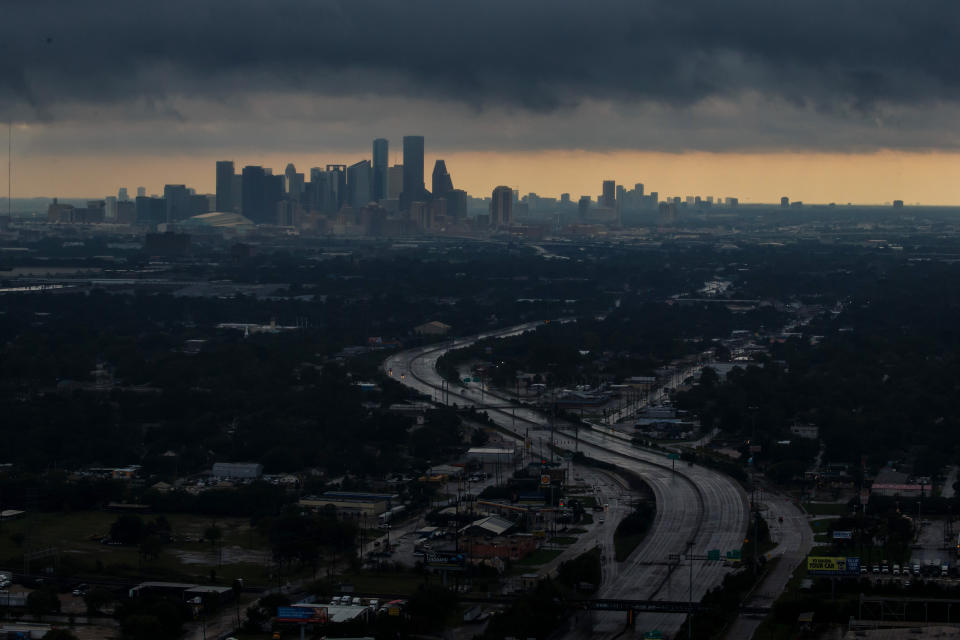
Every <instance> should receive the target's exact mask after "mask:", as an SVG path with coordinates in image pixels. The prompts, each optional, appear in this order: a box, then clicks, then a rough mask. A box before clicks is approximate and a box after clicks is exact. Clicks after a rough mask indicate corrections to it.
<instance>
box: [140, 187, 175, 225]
mask: <svg viewBox="0 0 960 640" xmlns="http://www.w3.org/2000/svg"><path fill="white" fill-rule="evenodd" d="M141 189H142V190H143V192H144V193H146V189H144V188H143V187H140V188H139V189H137V192H138V193H139V192H140V190H141ZM134 207H135V210H136V213H135V217H136V221H137V224H139V225H143V226H145V227H150V228H156V226H157V225H158V224H160V223H161V222H163V221H164V220H165V219H166V217H167V213H166V203H165V202H164V200H163V198H148V197H147V196H145V195H138V196H137V199H136V200H135V201H134Z"/></svg>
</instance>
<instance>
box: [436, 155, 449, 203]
mask: <svg viewBox="0 0 960 640" xmlns="http://www.w3.org/2000/svg"><path fill="white" fill-rule="evenodd" d="M448 191H453V179H452V178H451V177H450V174H449V173H448V172H447V163H446V162H444V161H443V160H437V161H436V163H435V164H434V165H433V197H434V198H438V197H440V196H442V195H443V194H445V193H447V192H448Z"/></svg>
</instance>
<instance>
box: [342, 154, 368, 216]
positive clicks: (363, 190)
mask: <svg viewBox="0 0 960 640" xmlns="http://www.w3.org/2000/svg"><path fill="white" fill-rule="evenodd" d="M372 177H373V169H372V167H371V166H370V161H369V160H361V161H360V162H358V163H356V164H354V165H351V166H350V167H349V168H348V169H347V194H348V195H347V202H349V203H350V206H351V207H353V208H354V209H359V208H361V207H365V206H367V205H368V204H369V203H370V201H371V200H372V199H373V196H372V191H371V184H370V182H371V179H372Z"/></svg>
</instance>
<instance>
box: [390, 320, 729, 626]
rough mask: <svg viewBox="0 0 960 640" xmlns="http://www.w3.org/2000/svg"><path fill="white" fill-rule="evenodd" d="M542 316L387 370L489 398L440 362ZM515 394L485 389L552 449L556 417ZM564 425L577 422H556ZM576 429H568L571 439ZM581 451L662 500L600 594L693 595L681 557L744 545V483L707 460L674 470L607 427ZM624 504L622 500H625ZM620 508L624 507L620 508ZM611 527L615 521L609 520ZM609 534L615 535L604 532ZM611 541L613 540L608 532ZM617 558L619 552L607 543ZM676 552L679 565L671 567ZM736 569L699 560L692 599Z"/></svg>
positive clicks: (412, 354)
mask: <svg viewBox="0 0 960 640" xmlns="http://www.w3.org/2000/svg"><path fill="white" fill-rule="evenodd" d="M539 324H541V323H539V322H536V323H527V324H524V325H519V326H516V327H511V328H508V329H504V330H501V331H492V332H488V333H485V334H481V335H480V336H474V337H472V338H461V339H457V340H454V341H446V342H444V343H441V344H439V345H431V346H428V347H421V348H417V349H412V350H408V351H404V352H401V353H397V354H394V355H392V356H390V357H389V358H387V360H386V361H385V362H384V364H383V368H384V370H385V371H386V372H388V374H391V375H392V376H393V377H394V378H395V379H399V380H400V381H401V382H402V383H403V384H405V385H407V386H408V387H410V388H413V389H416V390H417V391H420V392H422V393H424V394H426V395H428V396H431V397H434V398H435V399H436V400H437V401H440V400H447V401H448V402H450V403H451V404H453V403H456V404H457V405H459V406H470V405H480V404H481V391H480V390H479V389H472V388H471V389H465V390H463V392H462V393H461V392H459V390H458V389H457V388H456V387H454V388H452V389H449V391H448V392H447V394H444V393H443V392H442V389H443V388H444V384H443V383H442V381H441V378H440V376H439V374H438V373H437V370H436V363H437V360H438V359H439V358H440V357H441V356H442V355H443V354H444V353H445V352H446V351H448V350H450V349H452V348H460V347H465V346H467V345H469V344H471V343H472V342H474V341H476V340H478V339H481V338H486V337H505V336H508V335H515V334H518V333H522V332H524V331H527V330H530V329H533V328H535V327H536V326H538V325H539ZM508 402H509V399H507V398H505V397H499V396H497V395H496V394H495V393H490V392H486V393H484V394H483V401H482V403H483V404H496V405H497V407H487V408H486V409H485V411H487V413H488V415H489V416H490V418H491V419H492V420H494V421H495V422H496V423H497V424H498V425H499V426H501V427H503V428H505V429H507V430H509V431H511V432H513V433H515V434H516V435H517V436H518V437H520V438H522V437H524V435H525V434H526V433H527V432H528V430H529V433H530V436H531V439H532V440H533V441H534V442H533V444H532V447H533V450H537V448H538V447H540V448H542V449H543V450H548V449H549V444H550V441H551V437H552V436H553V434H551V432H549V431H547V430H546V427H548V419H547V418H546V417H545V416H543V415H542V414H540V413H539V412H538V411H536V410H534V409H531V408H529V407H516V408H512V407H511V408H499V407H501V406H502V405H505V404H508ZM556 427H557V428H558V429H564V428H567V429H570V428H572V427H571V426H570V425H564V424H562V423H559V422H558V423H556ZM571 435H572V432H566V431H565V432H564V433H563V436H562V437H563V438H564V439H565V440H568V439H569V438H570V436H571ZM577 440H578V441H579V450H581V451H583V452H584V454H586V455H588V456H589V457H591V458H595V459H598V460H603V461H606V462H609V463H611V464H614V465H615V466H617V467H618V468H620V469H623V470H625V471H628V472H632V473H635V474H637V475H639V476H641V477H642V478H643V479H644V480H645V481H646V482H647V483H648V484H649V485H650V487H651V489H652V490H653V493H654V496H655V498H656V501H657V512H656V517H655V519H654V522H653V524H652V526H651V528H650V530H649V532H648V534H647V537H646V539H645V540H644V543H643V544H642V545H641V546H640V547H638V549H637V550H636V551H635V552H634V553H633V554H632V555H631V556H630V558H628V559H627V560H626V561H625V562H622V563H616V562H611V561H607V562H605V576H604V584H603V585H602V587H601V590H600V593H599V595H600V596H601V597H606V598H634V599H659V600H670V599H674V600H677V599H685V598H687V597H689V595H690V593H691V589H690V585H691V580H690V573H691V567H690V565H689V563H688V562H687V561H686V560H685V559H681V560H680V562H679V566H678V565H677V563H676V559H677V556H682V557H683V558H685V557H686V555H685V554H687V553H688V542H690V543H692V545H691V546H690V547H689V552H690V553H691V554H692V555H693V556H706V554H707V551H708V550H710V549H719V550H720V551H721V552H722V553H723V552H726V551H729V550H732V549H739V548H740V545H741V544H742V542H743V538H744V535H745V533H746V527H747V516H748V505H747V497H746V495H745V493H744V492H743V490H742V489H741V487H740V486H739V485H738V484H737V483H736V482H734V481H733V480H732V479H730V478H729V477H727V476H725V475H723V474H721V473H718V472H715V471H712V470H710V469H707V468H704V467H700V466H688V465H687V464H686V463H682V464H678V465H677V467H676V471H673V470H671V461H669V460H667V459H666V457H665V456H664V455H663V453H660V452H655V451H648V450H644V449H639V448H636V447H634V446H633V445H631V444H630V442H629V441H627V440H625V438H624V436H623V434H619V433H616V432H614V431H613V430H606V429H601V428H592V429H589V430H587V429H579V431H578V434H577ZM618 506H619V505H618ZM617 511H620V509H617ZM608 524H609V525H610V526H611V527H613V526H615V523H608ZM602 537H603V538H607V536H602ZM608 539H609V538H608ZM604 552H605V555H609V556H610V557H612V550H608V549H604ZM671 557H672V560H673V563H672V564H673V566H671ZM727 571H729V569H728V568H726V567H724V566H723V564H722V563H719V562H706V561H704V560H700V559H695V560H693V566H692V574H693V580H692V597H693V599H694V600H695V601H699V600H700V599H701V598H702V597H703V595H704V594H705V593H706V591H708V590H709V589H711V588H713V587H715V586H717V585H718V584H720V582H721V581H722V579H723V576H724V575H725V573H726V572H727ZM624 620H625V618H624V616H623V614H608V613H602V614H596V617H595V622H596V624H595V626H594V628H593V632H592V634H591V635H593V636H596V635H601V636H612V635H615V634H617V633H618V632H619V631H620V630H622V628H623V623H624ZM683 620H684V617H683V616H682V615H678V614H664V613H644V614H641V615H639V616H638V617H637V623H636V632H637V633H638V634H640V633H642V632H644V631H649V630H653V629H658V630H661V631H663V632H664V633H668V634H671V635H672V634H673V633H675V632H676V631H677V630H678V629H679V628H680V625H681V624H682V623H683Z"/></svg>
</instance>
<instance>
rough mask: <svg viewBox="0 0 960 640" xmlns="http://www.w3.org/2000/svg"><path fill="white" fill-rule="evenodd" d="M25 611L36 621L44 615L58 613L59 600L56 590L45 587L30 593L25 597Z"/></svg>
mask: <svg viewBox="0 0 960 640" xmlns="http://www.w3.org/2000/svg"><path fill="white" fill-rule="evenodd" d="M27 611H28V612H29V613H30V615H32V616H35V617H36V618H38V619H39V618H40V617H41V616H43V615H44V614H45V613H58V612H59V611H60V598H59V596H57V590H56V589H54V588H53V587H50V586H47V587H42V588H40V589H37V590H36V591H31V592H30V595H28V596H27Z"/></svg>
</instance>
